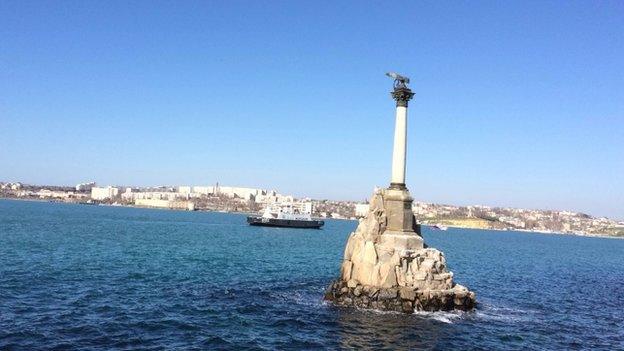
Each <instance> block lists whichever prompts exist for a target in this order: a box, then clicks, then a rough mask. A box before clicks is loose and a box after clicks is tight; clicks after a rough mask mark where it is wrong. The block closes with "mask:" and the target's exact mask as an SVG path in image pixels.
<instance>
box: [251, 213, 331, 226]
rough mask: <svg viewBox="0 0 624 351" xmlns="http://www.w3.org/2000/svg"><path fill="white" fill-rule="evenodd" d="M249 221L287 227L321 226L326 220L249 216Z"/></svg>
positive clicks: (260, 224)
mask: <svg viewBox="0 0 624 351" xmlns="http://www.w3.org/2000/svg"><path fill="white" fill-rule="evenodd" d="M247 223H249V225H257V226H264V227H286V228H313V229H319V228H321V227H322V226H323V225H324V224H325V222H323V221H318V220H315V219H313V220H309V221H308V220H300V219H277V218H263V217H254V216H249V217H247Z"/></svg>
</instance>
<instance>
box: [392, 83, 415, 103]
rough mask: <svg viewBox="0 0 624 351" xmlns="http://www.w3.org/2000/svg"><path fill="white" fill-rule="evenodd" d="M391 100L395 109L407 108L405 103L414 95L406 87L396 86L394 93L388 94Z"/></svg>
mask: <svg viewBox="0 0 624 351" xmlns="http://www.w3.org/2000/svg"><path fill="white" fill-rule="evenodd" d="M390 94H391V95H392V98H393V99H394V100H396V105H397V107H399V106H402V107H407V102H408V101H410V100H411V99H412V97H413V96H414V93H413V92H412V90H411V89H410V88H408V87H406V86H398V87H395V88H394V91H392V93H390Z"/></svg>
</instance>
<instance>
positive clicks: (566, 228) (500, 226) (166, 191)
mask: <svg viewBox="0 0 624 351" xmlns="http://www.w3.org/2000/svg"><path fill="white" fill-rule="evenodd" d="M0 198H14V199H23V200H41V201H55V202H66V203H77V204H85V205H113V206H134V207H147V208H163V209H177V210H190V211H220V212H244V213H257V212H260V211H262V210H263V209H264V208H265V207H266V206H267V204H270V203H289V202H290V203H292V202H295V201H307V202H312V203H313V208H314V212H313V213H312V215H313V216H314V217H317V218H333V219H352V220H353V219H358V218H362V217H364V216H365V215H366V212H367V211H368V203H366V202H356V201H336V200H317V199H310V198H295V197H294V196H292V195H283V194H280V193H278V192H277V191H275V190H266V189H259V188H247V187H232V186H222V185H219V183H216V184H215V185H210V186H157V187H121V186H97V184H96V183H95V182H86V183H81V184H77V185H75V186H40V185H31V184H25V183H21V182H0ZM412 210H413V212H414V215H415V216H416V219H417V220H418V222H419V223H421V224H424V225H429V226H433V227H435V228H437V229H440V228H442V229H445V228H446V227H458V228H475V229H489V230H515V231H528V232H541V233H555V234H574V235H585V236H614V237H624V221H616V220H613V219H609V218H606V217H594V216H591V215H588V214H584V213H579V212H572V211H565V210H537V209H519V208H503V207H490V206H481V205H475V206H453V205H443V204H432V203H426V202H421V201H414V203H413V206H412Z"/></svg>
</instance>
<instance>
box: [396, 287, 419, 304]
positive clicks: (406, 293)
mask: <svg viewBox="0 0 624 351" xmlns="http://www.w3.org/2000/svg"><path fill="white" fill-rule="evenodd" d="M399 295H400V296H401V299H403V300H410V301H414V300H415V299H416V292H415V291H414V289H412V288H407V287H404V288H401V289H400V290H399Z"/></svg>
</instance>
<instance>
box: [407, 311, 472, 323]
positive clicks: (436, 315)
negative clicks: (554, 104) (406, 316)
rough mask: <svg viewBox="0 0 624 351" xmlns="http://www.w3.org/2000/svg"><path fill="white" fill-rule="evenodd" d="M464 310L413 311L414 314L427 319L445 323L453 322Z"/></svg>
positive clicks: (459, 317) (460, 316)
mask: <svg viewBox="0 0 624 351" xmlns="http://www.w3.org/2000/svg"><path fill="white" fill-rule="evenodd" d="M464 313H465V312H462V311H453V312H444V311H439V312H427V311H415V312H414V315H416V316H419V317H424V318H427V319H433V320H436V321H438V322H442V323H445V324H453V323H454V322H455V321H456V320H458V319H461V318H462V316H463V315H464Z"/></svg>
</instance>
